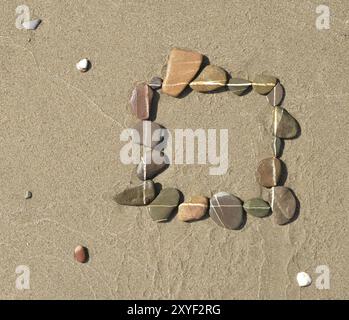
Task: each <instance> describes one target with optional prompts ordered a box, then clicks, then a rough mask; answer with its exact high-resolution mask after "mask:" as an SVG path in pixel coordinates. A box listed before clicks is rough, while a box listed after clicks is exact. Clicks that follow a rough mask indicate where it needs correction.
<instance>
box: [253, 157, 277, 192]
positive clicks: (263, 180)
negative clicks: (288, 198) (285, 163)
mask: <svg viewBox="0 0 349 320" xmlns="http://www.w3.org/2000/svg"><path fill="white" fill-rule="evenodd" d="M281 170H282V162H281V160H279V159H278V158H275V157H272V158H267V159H263V160H262V161H260V162H259V164H258V168H257V173H256V178H257V181H258V183H259V184H260V185H261V186H263V187H266V188H270V187H274V186H276V185H277V184H278V182H279V180H280V177H281Z"/></svg>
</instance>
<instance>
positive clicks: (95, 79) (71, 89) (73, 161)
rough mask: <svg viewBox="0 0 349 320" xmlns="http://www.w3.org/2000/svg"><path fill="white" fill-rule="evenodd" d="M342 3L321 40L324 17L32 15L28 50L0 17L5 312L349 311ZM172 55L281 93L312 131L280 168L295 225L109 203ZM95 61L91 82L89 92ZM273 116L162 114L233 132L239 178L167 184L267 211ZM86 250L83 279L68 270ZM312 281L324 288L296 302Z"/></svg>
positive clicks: (275, 8)
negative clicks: (120, 308) (176, 50)
mask: <svg viewBox="0 0 349 320" xmlns="http://www.w3.org/2000/svg"><path fill="white" fill-rule="evenodd" d="M329 3H330V9H331V21H330V23H331V24H330V29H329V30H323V31H319V30H317V29H316V27H315V19H316V17H317V14H316V12H315V9H316V6H317V2H316V1H301V2H300V1H279V0H273V1H263V2H259V4H257V2H256V1H246V0H237V1H219V2H218V3H217V2H214V1H206V0H205V1H204V0H202V1H185V0H182V1H179V0H177V1H117V0H113V1H112V0H103V1H102V0H99V1H92V0H90V1H87V0H85V1H82V0H74V1H68V0H61V1H52V0H50V1H49V0H37V1H30V0H28V1H26V4H27V5H28V6H29V7H30V8H31V13H32V17H33V18H37V17H38V18H41V19H42V20H43V22H42V24H41V25H40V26H39V28H38V29H37V30H35V31H30V32H29V31H25V30H18V29H17V28H16V27H15V18H16V16H15V9H16V6H17V5H19V4H21V2H18V1H13V0H11V1H1V4H0V12H1V14H0V21H1V31H0V49H1V55H0V63H1V76H0V93H1V109H0V123H1V125H0V150H1V153H0V159H1V160H0V177H1V180H0V204H1V205H0V283H1V289H2V290H1V292H0V298H2V299H39V298H44V299H207V298H208V299H343V298H349V294H348V292H349V290H348V289H349V281H348V280H349V268H348V262H349V261H348V248H349V240H348V221H349V216H348V212H347V209H346V208H348V206H349V201H348V192H349V188H348V173H347V172H348V132H349V121H348V116H349V111H348V110H349V109H348V105H349V93H348V85H349V82H348V74H349V56H348V51H349V43H348V26H349V24H348V20H347V18H348V17H346V12H347V11H348V9H349V3H347V2H345V1H344V2H343V1H329ZM174 46H179V47H185V48H192V49H195V50H199V51H200V52H202V53H204V54H205V55H207V56H208V57H209V59H210V61H211V62H212V63H214V64H217V65H219V66H221V67H223V68H225V69H227V70H229V71H230V72H231V73H232V74H233V75H243V76H245V77H246V76H250V77H253V75H254V74H256V73H260V72H267V73H269V74H273V75H277V76H278V77H279V78H280V79H281V80H282V83H283V84H284V86H285V88H286V91H287V94H286V98H285V102H284V107H285V108H286V109H287V110H288V111H289V112H290V113H291V114H292V115H293V116H294V117H295V118H296V119H298V121H299V123H300V125H301V128H302V133H301V136H300V137H299V138H298V139H295V140H292V141H287V142H286V147H285V151H284V155H283V157H282V159H283V160H284V162H285V163H286V165H287V169H288V178H287V181H286V186H288V187H290V188H292V189H293V190H294V192H295V193H296V195H297V197H298V199H299V202H300V212H299V217H298V219H297V220H296V221H294V222H293V223H292V224H289V225H287V226H283V227H281V226H276V225H274V223H273V221H272V219H271V218H266V219H257V218H249V219H248V221H247V224H246V226H245V228H243V229H242V230H240V231H228V230H224V229H222V228H220V227H218V226H217V225H215V224H214V223H213V221H212V220H211V219H205V220H203V221H200V222H197V223H191V224H184V223H180V222H179V221H177V219H173V220H172V221H171V222H170V223H162V224H156V223H153V222H152V221H151V219H150V217H149V215H148V213H147V211H146V209H145V208H129V207H121V206H118V205H116V204H115V203H113V202H112V201H110V199H109V196H110V194H111V193H113V192H114V191H120V190H122V189H123V188H124V187H125V186H127V184H128V182H129V180H130V173H131V171H132V166H125V165H123V164H122V163H121V162H120V160H119V151H120V149H121V147H122V146H123V145H124V142H121V141H120V139H119V135H120V133H121V131H122V130H123V128H127V127H129V126H131V125H133V124H134V123H135V120H134V118H133V117H132V115H131V113H130V108H129V105H128V100H129V97H130V91H131V90H132V85H133V83H134V82H135V81H138V80H149V79H150V78H151V77H152V76H154V75H158V74H160V73H161V70H162V68H163V65H164V63H165V61H166V57H167V54H168V52H169V50H170V48H171V47H174ZM84 57H88V58H89V59H90V60H91V62H92V69H91V70H90V71H89V72H87V73H85V74H81V73H79V72H78V71H77V70H76V68H75V64H76V62H78V61H79V60H80V59H81V58H84ZM270 108H271V107H270V106H268V104H267V102H266V100H265V98H264V97H261V96H259V95H257V94H254V93H251V94H249V95H248V96H245V97H241V98H240V97H236V96H235V95H233V94H232V93H229V92H224V93H221V94H218V95H207V94H206V95H205V94H198V93H191V94H189V95H188V96H187V97H185V98H184V99H175V98H171V97H168V96H161V98H160V102H159V106H158V113H157V122H159V123H161V124H163V125H164V126H166V127H167V128H171V129H174V128H193V129H197V128H204V129H208V128H217V129H219V128H228V129H229V170H228V173H227V174H226V175H223V176H210V175H209V173H208V166H206V165H173V166H171V167H170V168H169V169H168V170H167V171H165V172H164V173H163V174H161V176H159V177H158V178H157V179H156V181H157V182H160V183H161V184H162V185H163V186H164V187H177V188H179V189H180V190H181V191H182V192H183V194H184V195H185V196H186V197H189V196H190V195H193V194H202V195H206V196H210V195H211V194H213V193H215V192H218V191H227V192H231V193H233V194H235V195H237V196H239V197H240V198H242V199H248V198H250V197H255V196H259V195H260V194H261V189H260V187H259V186H258V185H257V183H256V180H255V168H256V165H257V163H258V161H259V160H261V159H263V158H264V157H266V156H268V155H270V152H271V149H270V143H271V135H270V132H271V109H270ZM28 190H30V191H32V193H33V197H32V199H29V200H26V199H25V193H26V191H28ZM263 195H264V193H263ZM78 244H82V245H85V246H87V247H88V248H89V250H90V261H89V262H88V263H87V264H84V265H82V264H78V263H76V262H75V261H74V259H73V252H74V248H75V247H76V245H78ZM19 265H25V266H28V267H29V268H30V290H18V289H17V288H16V278H17V277H18V275H17V274H16V273H15V270H16V267H17V266H19ZM319 265H327V266H328V267H329V269H330V289H328V290H319V289H318V288H317V287H316V285H315V281H316V277H317V276H318V275H317V274H316V273H315V270H316V268H317V266H319ZM299 271H306V272H308V273H309V274H310V275H311V276H312V277H313V285H312V286H310V287H308V288H299V287H298V285H297V282H296V274H297V273H298V272H299Z"/></svg>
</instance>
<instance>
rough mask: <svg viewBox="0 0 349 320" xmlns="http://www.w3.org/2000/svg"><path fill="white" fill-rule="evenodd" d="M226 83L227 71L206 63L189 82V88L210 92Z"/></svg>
mask: <svg viewBox="0 0 349 320" xmlns="http://www.w3.org/2000/svg"><path fill="white" fill-rule="evenodd" d="M226 83H227V73H226V72H225V70H224V69H222V68H220V67H217V66H214V65H208V66H206V67H205V68H204V69H203V70H202V71H201V72H200V74H199V75H198V76H197V77H196V78H195V79H194V80H193V81H192V82H191V83H190V88H192V89H193V90H195V91H197V92H210V91H214V90H217V89H219V88H222V87H224V86H225V84H226Z"/></svg>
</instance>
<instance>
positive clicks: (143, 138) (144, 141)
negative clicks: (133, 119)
mask: <svg viewBox="0 0 349 320" xmlns="http://www.w3.org/2000/svg"><path fill="white" fill-rule="evenodd" d="M161 131H162V127H161V126H160V125H159V124H158V123H156V122H153V121H140V122H138V123H137V124H136V125H135V126H134V127H133V134H132V141H133V142H134V143H136V144H140V145H144V146H145V147H149V148H154V147H155V146H156V145H157V144H159V143H160V142H161V140H162V133H161Z"/></svg>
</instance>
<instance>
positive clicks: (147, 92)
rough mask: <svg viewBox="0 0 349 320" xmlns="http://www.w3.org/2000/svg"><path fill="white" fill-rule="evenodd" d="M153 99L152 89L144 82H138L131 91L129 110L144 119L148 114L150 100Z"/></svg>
mask: <svg viewBox="0 0 349 320" xmlns="http://www.w3.org/2000/svg"><path fill="white" fill-rule="evenodd" d="M152 99H153V89H152V88H150V87H149V86H148V85H147V84H146V83H138V84H137V85H136V87H135V88H134V89H133V91H132V95H131V100H130V103H131V110H132V113H133V114H134V115H135V116H136V117H137V118H138V119H140V120H146V119H148V118H149V116H150V108H151V102H152Z"/></svg>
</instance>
